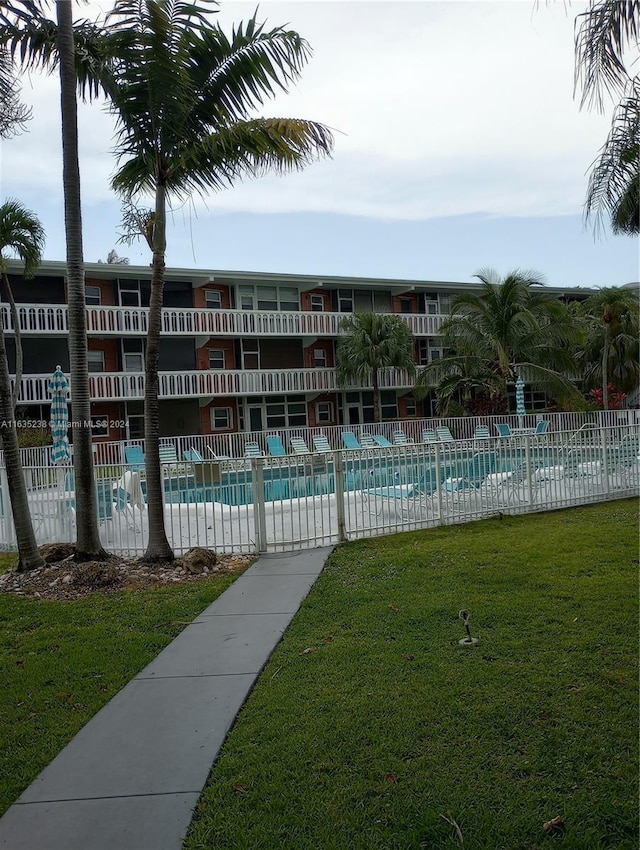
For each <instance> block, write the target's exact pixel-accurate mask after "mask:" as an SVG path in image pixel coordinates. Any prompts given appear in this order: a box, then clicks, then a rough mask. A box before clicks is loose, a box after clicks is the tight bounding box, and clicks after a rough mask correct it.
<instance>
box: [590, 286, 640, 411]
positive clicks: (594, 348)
mask: <svg viewBox="0 0 640 850" xmlns="http://www.w3.org/2000/svg"><path fill="white" fill-rule="evenodd" d="M583 309H584V315H585V316H586V319H587V325H588V327H589V329H590V333H589V334H588V336H587V344H586V345H585V347H584V349H583V351H584V358H585V360H586V361H587V369H586V372H587V378H589V377H599V378H600V381H601V386H602V406H603V408H604V410H608V409H609V384H610V383H611V381H612V378H615V384H616V386H617V387H618V389H620V390H629V389H633V388H634V387H635V386H637V382H638V375H639V374H640V366H639V365H638V330H639V326H640V322H639V316H640V311H639V302H638V293H637V291H633V290H630V289H621V288H617V287H603V288H602V289H601V290H600V291H599V292H597V293H596V294H595V295H592V296H591V297H590V298H588V299H587V300H586V301H585V302H584V305H583ZM590 319H591V321H589V320H590Z"/></svg>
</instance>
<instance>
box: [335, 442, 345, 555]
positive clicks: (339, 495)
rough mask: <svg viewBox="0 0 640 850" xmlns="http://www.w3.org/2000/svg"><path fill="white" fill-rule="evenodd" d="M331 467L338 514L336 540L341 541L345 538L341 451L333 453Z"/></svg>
mask: <svg viewBox="0 0 640 850" xmlns="http://www.w3.org/2000/svg"><path fill="white" fill-rule="evenodd" d="M333 468H334V470H335V482H336V512H337V515H338V542H339V543H342V542H343V541H344V540H346V539H347V537H346V534H345V528H344V527H345V514H344V469H343V466H342V452H341V451H335V452H334V453H333Z"/></svg>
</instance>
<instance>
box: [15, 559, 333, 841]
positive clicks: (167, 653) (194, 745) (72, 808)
mask: <svg viewBox="0 0 640 850" xmlns="http://www.w3.org/2000/svg"><path fill="white" fill-rule="evenodd" d="M330 551H331V549H329V548H324V549H312V550H308V551H303V552H295V553H293V554H291V555H280V556H263V557H261V558H260V559H259V560H258V561H257V562H256V563H255V564H253V566H251V567H250V568H249V569H248V570H247V571H246V572H245V573H244V574H243V575H242V576H240V578H238V579H237V580H236V581H235V582H234V583H233V584H232V585H231V587H229V588H228V589H227V590H226V591H225V592H224V593H223V594H222V595H221V596H220V597H219V598H218V599H216V601H215V602H213V603H212V604H211V605H210V606H209V607H208V608H207V609H206V610H205V611H203V613H202V614H201V615H200V616H199V617H197V618H196V619H195V620H194V622H193V623H192V624H191V625H190V626H188V627H187V628H186V629H185V630H184V631H183V632H182V633H181V634H180V635H179V636H178V637H177V638H176V639H175V640H174V641H173V642H172V643H171V644H169V646H167V647H166V649H164V650H163V651H162V652H161V653H160V655H159V656H158V657H157V658H156V659H155V660H154V661H152V662H151V664H149V665H148V666H147V667H145V669H144V670H142V671H141V672H140V673H139V674H138V675H137V676H136V677H135V679H133V681H131V682H130V683H129V684H128V685H126V686H125V687H124V688H123V689H122V690H121V691H120V692H119V693H118V694H116V696H115V697H114V698H113V699H112V700H111V702H109V703H108V704H107V705H106V706H105V707H104V708H103V709H101V710H100V711H99V712H98V713H97V714H96V715H95V717H94V718H93V719H92V720H90V721H89V723H87V725H86V726H85V727H84V728H83V729H82V730H81V731H80V732H79V733H78V734H77V735H76V737H75V738H74V739H73V740H72V741H71V742H70V743H69V744H68V746H67V747H65V749H64V750H63V751H62V752H61V753H60V754H59V755H58V756H57V757H56V758H55V759H54V760H53V761H52V762H51V764H50V765H49V766H48V767H47V768H45V770H43V772H42V773H41V774H40V776H38V778H37V779H36V780H35V782H33V783H32V784H31V785H30V786H29V788H27V790H26V791H25V792H24V793H23V794H22V796H21V797H20V798H19V799H18V801H17V802H16V803H15V804H14V805H13V806H11V808H10V809H9V810H8V811H7V812H6V814H5V815H4V817H3V818H2V819H1V820H0V847H1V848H6V850H179V848H180V847H181V844H182V841H183V839H184V836H185V835H186V832H187V829H188V827H189V823H190V821H191V816H192V813H193V809H194V806H195V805H196V803H197V801H198V798H199V796H200V792H201V790H202V788H203V787H204V784H205V782H206V780H207V776H208V775H209V771H210V770H211V765H212V764H213V762H214V760H215V759H216V757H217V755H218V752H219V750H220V748H221V746H222V744H223V742H224V740H225V737H226V735H227V732H228V731H229V728H230V726H231V724H232V723H233V721H234V719H235V717H236V715H237V713H238V711H239V710H240V708H241V707H242V704H243V703H244V701H245V699H246V698H247V695H248V694H249V692H250V691H251V688H252V687H253V684H254V682H255V680H256V678H257V677H258V675H259V673H260V671H261V670H262V667H263V666H264V664H265V662H266V661H267V659H268V658H269V656H270V655H271V652H272V651H273V649H274V647H275V646H276V644H277V643H278V642H279V640H280V638H281V637H282V634H283V632H284V631H285V629H286V628H287V626H288V625H289V623H290V622H291V620H292V618H293V615H294V614H295V613H296V611H297V610H298V608H299V606H300V603H301V602H302V600H303V599H304V598H305V596H306V595H307V593H308V592H309V589H310V588H311V586H312V585H313V583H314V581H315V580H316V578H317V577H318V575H319V574H320V572H321V570H322V568H323V566H324V562H325V560H326V558H327V556H328V555H329V553H330Z"/></svg>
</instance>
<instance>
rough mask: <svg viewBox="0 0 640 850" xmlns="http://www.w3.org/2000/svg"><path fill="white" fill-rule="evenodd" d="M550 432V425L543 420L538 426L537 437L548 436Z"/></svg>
mask: <svg viewBox="0 0 640 850" xmlns="http://www.w3.org/2000/svg"><path fill="white" fill-rule="evenodd" d="M548 430H549V423H548V421H547V420H546V419H541V420H540V422H538V424H537V425H536V430H535V435H536V437H538V436H540V434H546V433H547V431H548Z"/></svg>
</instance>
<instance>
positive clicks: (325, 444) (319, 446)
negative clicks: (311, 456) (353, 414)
mask: <svg viewBox="0 0 640 850" xmlns="http://www.w3.org/2000/svg"><path fill="white" fill-rule="evenodd" d="M313 448H314V449H315V450H316V451H317V452H332V451H333V449H332V448H331V446H330V445H329V440H328V439H327V438H326V436H325V435H324V434H316V435H315V437H314V438H313Z"/></svg>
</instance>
